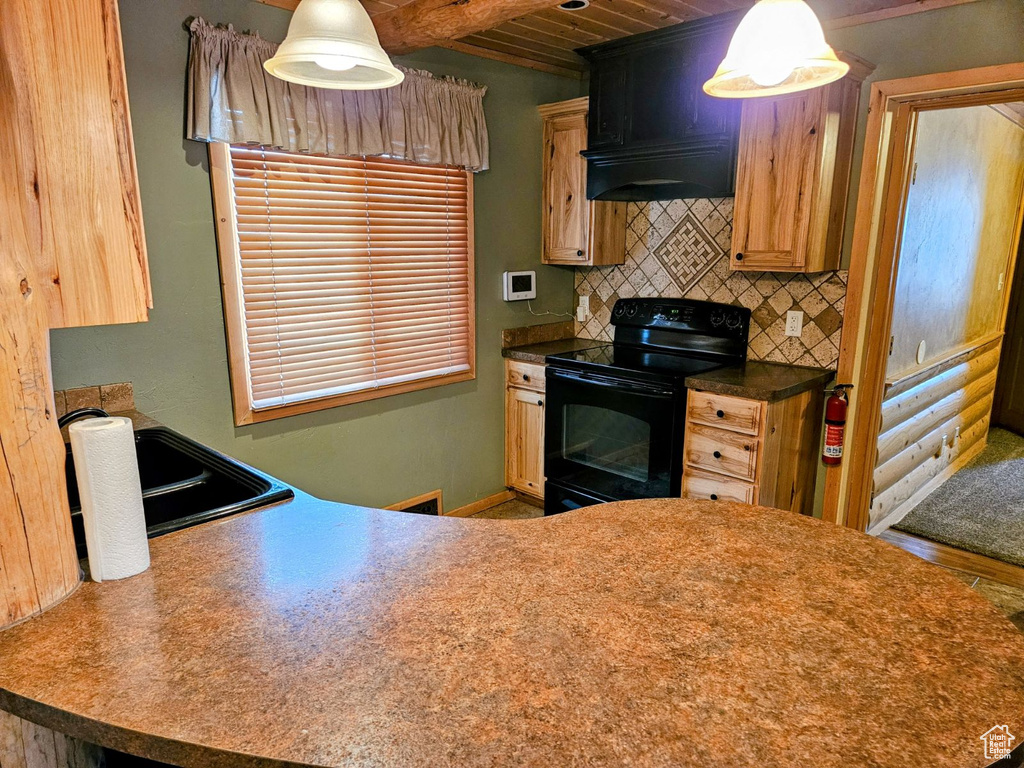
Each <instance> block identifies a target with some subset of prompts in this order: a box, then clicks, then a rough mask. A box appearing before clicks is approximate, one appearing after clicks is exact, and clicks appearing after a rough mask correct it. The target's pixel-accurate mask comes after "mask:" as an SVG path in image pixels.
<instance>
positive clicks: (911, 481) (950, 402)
mask: <svg viewBox="0 0 1024 768" xmlns="http://www.w3.org/2000/svg"><path fill="white" fill-rule="evenodd" d="M998 364H999V339H998V338H996V339H992V340H989V341H985V342H983V343H982V344H980V345H979V346H978V347H976V348H968V349H964V350H962V351H961V352H960V353H959V354H958V355H957V356H955V357H953V358H951V359H947V360H942V361H939V362H937V363H936V364H934V365H933V366H932V368H931V369H930V371H927V370H926V371H917V372H915V373H914V374H913V376H912V378H913V379H914V382H915V383H914V385H913V386H912V387H910V388H909V389H908V388H906V387H905V386H902V382H896V383H894V386H893V388H892V389H891V390H890V394H888V395H887V396H886V399H885V401H884V402H883V404H882V430H881V433H880V434H879V437H878V454H877V459H876V464H875V472H874V493H873V496H872V501H871V509H870V521H869V525H868V531H869V532H870V533H877V532H879V531H881V530H884V529H885V528H887V527H888V526H889V525H892V524H893V523H895V522H897V521H898V520H899V519H900V518H902V517H903V516H904V515H905V514H906V513H907V512H909V511H910V510H911V509H913V507H914V506H916V505H917V504H918V503H920V501H921V500H922V499H923V498H924V497H925V496H927V495H928V493H930V492H931V491H932V490H934V489H935V488H937V487H938V486H939V485H941V484H942V483H943V482H944V481H945V480H946V479H947V478H948V477H949V476H950V475H952V474H953V473H954V472H955V471H957V470H958V469H960V468H961V467H962V466H963V465H964V464H965V463H966V462H967V461H969V460H970V459H971V458H973V457H974V456H976V455H977V453H978V452H980V451H981V450H982V449H983V448H984V447H985V443H986V438H987V436H988V428H989V420H990V417H991V413H992V401H993V397H994V394H995V383H996V371H997V368H998ZM929 372H931V373H932V374H933V375H931V376H928V375H926V374H928V373H929ZM892 391H896V394H895V395H894V394H891V392H892Z"/></svg>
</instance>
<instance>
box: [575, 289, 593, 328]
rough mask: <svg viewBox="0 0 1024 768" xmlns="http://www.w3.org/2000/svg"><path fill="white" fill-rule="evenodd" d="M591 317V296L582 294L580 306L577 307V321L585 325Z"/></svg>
mask: <svg viewBox="0 0 1024 768" xmlns="http://www.w3.org/2000/svg"><path fill="white" fill-rule="evenodd" d="M589 317H590V294H589V293H583V294H580V301H579V304H577V305H576V319H577V320H579V321H580V322H581V323H585V322H586V321H587V318H589Z"/></svg>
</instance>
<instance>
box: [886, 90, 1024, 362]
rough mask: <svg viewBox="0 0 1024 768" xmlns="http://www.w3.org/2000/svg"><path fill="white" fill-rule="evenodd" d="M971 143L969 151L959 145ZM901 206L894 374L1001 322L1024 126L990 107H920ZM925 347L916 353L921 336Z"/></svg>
mask: <svg viewBox="0 0 1024 768" xmlns="http://www.w3.org/2000/svg"><path fill="white" fill-rule="evenodd" d="M963 147H968V148H970V149H969V151H962V150H961V151H958V149H959V148H963ZM911 180H912V181H911V186H910V190H909V193H908V196H907V202H906V212H905V215H904V224H903V238H902V241H901V243H900V256H899V267H898V274H897V277H896V290H895V300H894V304H893V316H892V336H893V342H892V351H891V354H890V356H889V362H888V366H887V373H886V375H887V377H888V378H902V377H904V376H905V375H907V374H909V373H912V372H914V371H915V370H918V369H920V368H921V367H923V366H928V365H930V364H931V363H933V362H935V361H936V360H938V359H940V358H943V357H945V356H946V355H948V354H949V353H950V352H951V351H953V350H955V349H957V348H958V347H960V346H961V345H965V344H970V343H973V342H977V341H978V340H980V339H982V338H985V337H987V336H990V335H991V334H993V333H997V332H999V331H1001V330H1002V326H1003V321H1004V307H1005V296H1006V293H1007V288H1008V278H1009V276H1010V273H1011V264H1012V262H1011V258H1013V257H1015V255H1016V246H1017V231H1018V229H1017V228H1018V224H1019V222H1020V213H1019V212H1020V201H1021V190H1022V187H1024V129H1022V128H1021V127H1020V126H1018V125H1016V124H1014V123H1012V122H1010V121H1009V120H1007V119H1006V118H1004V117H1003V116H1002V115H1000V114H998V113H996V112H995V111H994V110H993V109H991V108H989V107H988V106H971V107H960V108H956V109H940V110H930V111H924V112H922V113H921V114H920V115H919V117H918V120H917V137H916V140H915V145H914V164H913V169H912V173H911ZM922 341H924V342H925V343H926V346H927V350H926V353H925V357H924V360H923V361H922V362H921V363H918V362H917V353H918V345H919V344H920V343H921V342H922Z"/></svg>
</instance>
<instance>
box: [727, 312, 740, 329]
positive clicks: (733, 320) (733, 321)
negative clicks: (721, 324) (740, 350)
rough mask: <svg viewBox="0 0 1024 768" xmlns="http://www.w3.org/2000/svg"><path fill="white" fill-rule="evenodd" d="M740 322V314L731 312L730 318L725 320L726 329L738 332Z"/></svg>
mask: <svg viewBox="0 0 1024 768" xmlns="http://www.w3.org/2000/svg"><path fill="white" fill-rule="evenodd" d="M740 322H741V320H740V313H739V312H730V313H729V315H728V317H726V318H725V325H726V327H728V328H731V329H732V330H736V329H737V328H739V327H740Z"/></svg>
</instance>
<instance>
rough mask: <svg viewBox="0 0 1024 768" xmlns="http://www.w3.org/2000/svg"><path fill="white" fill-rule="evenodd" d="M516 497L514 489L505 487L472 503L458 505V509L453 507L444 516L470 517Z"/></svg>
mask: <svg viewBox="0 0 1024 768" xmlns="http://www.w3.org/2000/svg"><path fill="white" fill-rule="evenodd" d="M514 498H515V494H513V493H512V491H510V490H508V489H505V490H504V491H499V492H498V493H494V494H491V495H490V496H485V497H484V498H482V499H478V500H477V501H474V502H473V503H471V504H467V505H466V506H464V507H458V508H457V509H453V510H452V511H451V512H445V513H444V516H445V517H469V516H470V515H475V514H477V513H479V512H483V511H484V510H486V509H490V508H491V507H496V506H498V505H499V504H504V503H505V502H506V501H512V499H514Z"/></svg>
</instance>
